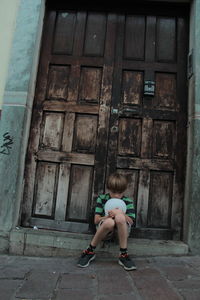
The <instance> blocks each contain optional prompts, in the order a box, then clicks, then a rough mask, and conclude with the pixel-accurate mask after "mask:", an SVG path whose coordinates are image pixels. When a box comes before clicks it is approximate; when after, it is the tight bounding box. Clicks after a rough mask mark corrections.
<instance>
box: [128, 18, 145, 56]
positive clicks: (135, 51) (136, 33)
mask: <svg viewBox="0 0 200 300" xmlns="http://www.w3.org/2000/svg"><path fill="white" fill-rule="evenodd" d="M144 43H145V17H144V16H136V15H127V17H126V25H125V45H124V57H125V58H126V59H132V60H134V59H136V60H137V59H138V60H143V59H144V51H145V47H144Z"/></svg>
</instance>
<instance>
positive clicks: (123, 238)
mask: <svg viewBox="0 0 200 300" xmlns="http://www.w3.org/2000/svg"><path fill="white" fill-rule="evenodd" d="M115 222H116V226H117V232H118V237H119V245H120V252H121V253H120V256H119V261H118V262H119V264H120V265H121V266H123V267H124V269H125V270H127V271H130V270H135V269H136V266H135V264H134V262H133V261H132V260H131V259H130V257H129V255H128V253H127V240H128V228H127V226H128V225H127V222H126V219H125V216H124V215H123V214H117V215H116V216H115Z"/></svg>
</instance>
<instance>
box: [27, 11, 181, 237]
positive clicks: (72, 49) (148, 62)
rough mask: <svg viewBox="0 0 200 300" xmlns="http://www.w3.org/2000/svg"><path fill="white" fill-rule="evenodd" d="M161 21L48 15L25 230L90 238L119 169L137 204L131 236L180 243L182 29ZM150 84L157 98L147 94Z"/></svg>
mask: <svg viewBox="0 0 200 300" xmlns="http://www.w3.org/2000/svg"><path fill="white" fill-rule="evenodd" d="M165 13H166V12H164V11H162V12H157V13H156V14H155V13H154V15H152V12H151V13H148V12H146V13H144V9H143V11H142V13H141V11H140V9H139V10H138V11H137V9H135V11H134V14H130V13H129V14H125V13H118V12H115V13H114V12H113V13H112V12H102V11H93V10H89V11H84V10H81V11H78V10H67V9H65V10H57V11H56V10H54V9H52V10H49V11H47V13H46V18H45V26H44V34H43V44H42V49H41V59H40V67H39V73H38V80H37V88H36V93H35V102H34V108H33V117H32V123H31V131H30V141H29V147H28V153H27V163H26V171H25V190H24V202H23V209H22V223H23V225H24V226H33V225H36V226H38V227H44V228H52V229H58V230H67V231H73V232H87V230H88V223H90V218H92V214H91V212H92V207H93V205H94V199H95V197H96V196H97V194H98V193H101V192H103V191H104V188H105V179H106V177H107V176H108V175H109V174H110V173H111V172H113V171H114V170H116V169H117V170H119V171H120V172H122V173H124V174H126V175H127V176H128V179H129V188H128V194H129V196H131V197H132V198H134V200H135V202H136V204H137V229H136V230H135V236H138V237H157V238H180V231H181V220H182V202H183V186H184V166H185V150H184V149H185V143H186V135H185V130H186V129H185V121H186V84H185V83H186V77H185V67H186V65H185V63H186V46H187V32H186V31H187V24H186V20H185V17H183V16H182V15H181V16H180V12H179V15H178V14H175V15H172V14H170V15H167V16H166V15H165ZM166 45H167V47H166ZM147 80H148V81H153V82H155V95H151V96H149V95H144V83H147ZM182 170H183V172H182Z"/></svg>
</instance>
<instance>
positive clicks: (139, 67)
mask: <svg viewBox="0 0 200 300" xmlns="http://www.w3.org/2000/svg"><path fill="white" fill-rule="evenodd" d="M182 22H183V19H182V18H179V17H174V16H173V17H162V16H160V15H158V16H141V15H140V16H136V15H131V14H128V15H120V16H119V19H118V36H117V39H116V48H117V50H116V63H115V69H114V80H113V86H114V87H115V89H114V90H113V97H112V107H111V118H110V135H109V150H108V167H107V175H109V174H110V173H112V172H113V171H114V170H115V168H117V170H118V171H119V172H122V173H124V172H125V173H127V177H128V179H129V180H130V182H132V184H134V185H135V184H137V188H136V189H135V190H136V191H137V194H134V192H133V190H132V195H130V196H131V197H133V198H134V199H135V200H136V202H137V221H136V224H137V226H136V229H134V235H135V236H136V237H145V238H149V237H150V238H151V237H153V238H174V239H179V238H180V234H181V226H182V221H181V218H182V202H183V196H184V194H183V191H184V189H183V190H181V189H180V187H181V186H182V187H183V185H182V184H183V182H184V180H183V176H182V177H181V176H180V172H181V166H182V167H183V169H184V163H185V157H184V155H185V154H184V153H185V152H184V153H182V154H180V150H179V149H180V145H181V140H182V141H183V140H184V139H185V141H186V134H185V132H186V128H185V125H184V124H186V111H184V109H185V107H186V106H185V105H186V94H185V96H183V90H184V91H185V93H186V87H185V82H186V49H187V36H186V32H187V25H186V22H185V23H184V25H183V23H182ZM139 28H140V30H141V35H140V34H138V32H139ZM144 28H145V30H144ZM180 38H181V39H182V40H181V43H182V45H185V46H184V48H182V49H181V48H180V46H179V43H180ZM133 45H135V48H134V46H133ZM177 45H178V47H177ZM180 56H181V57H182V58H183V56H185V60H184V61H182V62H181V61H180V59H179V58H180ZM181 68H182V73H181V74H179V70H180V69H181ZM146 81H147V83H146ZM149 81H150V83H151V82H152V81H153V83H154V89H155V92H154V93H153V94H152V95H149V93H148V91H147V92H146V90H145V85H146V84H147V86H148V84H150V83H149ZM181 82H182V85H181ZM180 136H182V138H181V139H180ZM182 147H184V145H183V144H182ZM179 155H180V156H181V158H180V156H179ZM178 156H179V158H180V160H179V158H178ZM177 159H178V160H179V164H178V165H177ZM128 170H129V171H130V172H132V173H129V171H128ZM130 174H137V180H134V179H133V178H132V177H131V175H130Z"/></svg>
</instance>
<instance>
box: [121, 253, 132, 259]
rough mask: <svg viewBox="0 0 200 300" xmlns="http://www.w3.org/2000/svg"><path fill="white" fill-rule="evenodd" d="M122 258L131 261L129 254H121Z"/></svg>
mask: <svg viewBox="0 0 200 300" xmlns="http://www.w3.org/2000/svg"><path fill="white" fill-rule="evenodd" d="M120 257H123V258H125V259H126V260H131V259H130V257H129V255H128V254H127V253H124V254H120Z"/></svg>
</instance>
